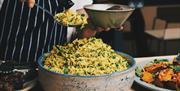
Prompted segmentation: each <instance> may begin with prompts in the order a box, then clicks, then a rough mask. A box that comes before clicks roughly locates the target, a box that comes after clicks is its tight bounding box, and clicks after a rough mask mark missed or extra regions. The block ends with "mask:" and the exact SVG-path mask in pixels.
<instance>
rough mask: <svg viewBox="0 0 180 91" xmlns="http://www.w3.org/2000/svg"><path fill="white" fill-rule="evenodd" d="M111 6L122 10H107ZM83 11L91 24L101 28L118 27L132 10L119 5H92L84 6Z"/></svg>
mask: <svg viewBox="0 0 180 91" xmlns="http://www.w3.org/2000/svg"><path fill="white" fill-rule="evenodd" d="M113 6H119V7H121V8H122V9H115V10H107V9H108V8H110V7H113ZM84 9H85V10H86V12H87V14H88V16H89V18H90V19H91V20H92V22H93V24H95V25H96V26H99V27H103V28H117V27H119V26H120V25H122V24H123V23H124V22H125V21H126V20H127V18H128V17H129V16H130V15H131V13H132V12H133V11H134V8H130V7H129V6H127V5H120V4H92V5H86V6H84Z"/></svg>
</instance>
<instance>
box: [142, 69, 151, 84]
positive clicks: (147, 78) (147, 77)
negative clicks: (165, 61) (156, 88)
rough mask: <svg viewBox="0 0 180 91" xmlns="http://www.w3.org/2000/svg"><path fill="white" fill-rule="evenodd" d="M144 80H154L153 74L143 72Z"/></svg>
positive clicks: (149, 81)
mask: <svg viewBox="0 0 180 91" xmlns="http://www.w3.org/2000/svg"><path fill="white" fill-rule="evenodd" d="M141 79H142V80H143V81H145V82H147V83H151V82H153V81H154V78H153V75H152V74H151V73H149V72H146V71H144V72H143V73H142V78H141Z"/></svg>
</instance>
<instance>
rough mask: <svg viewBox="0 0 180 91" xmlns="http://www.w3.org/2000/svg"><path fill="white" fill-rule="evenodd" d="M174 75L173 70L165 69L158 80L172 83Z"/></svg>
mask: <svg viewBox="0 0 180 91" xmlns="http://www.w3.org/2000/svg"><path fill="white" fill-rule="evenodd" d="M173 74H174V72H173V69H164V70H162V71H160V73H159V76H158V78H159V80H160V81H170V80H171V79H172V77H173Z"/></svg>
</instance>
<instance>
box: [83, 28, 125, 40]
mask: <svg viewBox="0 0 180 91" xmlns="http://www.w3.org/2000/svg"><path fill="white" fill-rule="evenodd" d="M110 30H111V28H103V27H92V25H89V26H86V27H85V28H84V29H83V30H82V33H81V38H89V37H93V36H95V35H96V33H97V32H103V31H110ZM116 30H118V31H121V30H123V26H120V27H118V28H116Z"/></svg>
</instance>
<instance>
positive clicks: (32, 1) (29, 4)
mask: <svg viewBox="0 0 180 91" xmlns="http://www.w3.org/2000/svg"><path fill="white" fill-rule="evenodd" d="M34 4H35V0H28V6H29V7H30V8H33V7H34Z"/></svg>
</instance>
